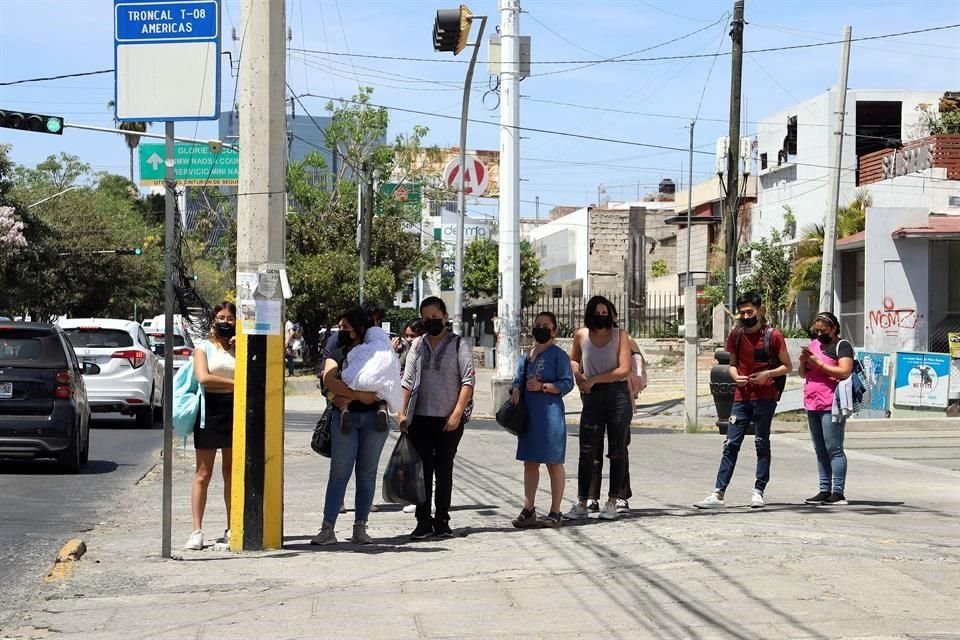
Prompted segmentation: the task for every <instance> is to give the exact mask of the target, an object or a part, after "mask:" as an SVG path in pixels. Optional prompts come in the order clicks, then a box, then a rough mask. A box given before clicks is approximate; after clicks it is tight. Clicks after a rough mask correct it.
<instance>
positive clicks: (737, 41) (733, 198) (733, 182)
mask: <svg viewBox="0 0 960 640" xmlns="http://www.w3.org/2000/svg"><path fill="white" fill-rule="evenodd" d="M731 26H732V28H731V30H730V39H731V40H732V41H733V47H732V55H731V60H732V62H731V67H730V70H731V73H730V123H729V125H730V136H729V140H728V143H727V242H726V248H727V308H728V309H731V310H734V309H735V307H736V302H737V243H738V241H739V233H738V230H737V212H738V210H739V207H740V186H739V184H738V180H739V178H740V85H741V80H742V79H743V0H737V1H736V2H735V3H734V4H733V22H732V23H731Z"/></svg>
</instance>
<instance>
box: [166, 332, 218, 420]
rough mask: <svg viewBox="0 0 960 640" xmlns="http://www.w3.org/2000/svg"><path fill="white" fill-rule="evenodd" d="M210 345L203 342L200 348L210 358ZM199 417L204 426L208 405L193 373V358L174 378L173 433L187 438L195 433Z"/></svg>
mask: <svg viewBox="0 0 960 640" xmlns="http://www.w3.org/2000/svg"><path fill="white" fill-rule="evenodd" d="M208 344H210V343H209V342H202V343H200V345H199V348H201V349H203V352H204V353H205V354H207V357H208V358H209V357H210V350H209V348H208V347H207V345H208ZM198 415H199V416H200V424H201V426H202V425H203V422H204V419H205V418H206V403H204V401H203V388H202V387H201V386H200V384H199V383H198V382H197V377H196V375H194V373H193V358H190V360H189V361H188V362H187V363H186V364H185V365H183V366H182V367H180V369H179V370H178V371H177V374H176V375H175V376H173V432H174V433H175V434H176V435H177V436H179V437H181V438H186V437H187V436H188V435H190V434H191V433H193V427H194V425H195V424H196V423H197V416H198Z"/></svg>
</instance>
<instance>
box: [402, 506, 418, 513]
mask: <svg viewBox="0 0 960 640" xmlns="http://www.w3.org/2000/svg"><path fill="white" fill-rule="evenodd" d="M403 512H404V513H416V512H417V505H415V504H408V505H407V506H405V507H404V508H403Z"/></svg>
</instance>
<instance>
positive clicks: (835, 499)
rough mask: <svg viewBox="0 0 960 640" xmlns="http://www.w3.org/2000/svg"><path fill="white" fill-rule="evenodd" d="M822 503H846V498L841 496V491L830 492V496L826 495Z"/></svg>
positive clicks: (828, 504) (829, 504)
mask: <svg viewBox="0 0 960 640" xmlns="http://www.w3.org/2000/svg"><path fill="white" fill-rule="evenodd" d="M823 504H824V505H826V506H832V505H845V504H848V503H847V499H846V498H845V497H843V494H842V493H831V494H830V497H828V498H827V499H826V500H824V501H823Z"/></svg>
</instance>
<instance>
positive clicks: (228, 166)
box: [139, 143, 240, 187]
mask: <svg viewBox="0 0 960 640" xmlns="http://www.w3.org/2000/svg"><path fill="white" fill-rule="evenodd" d="M139 153H140V185H141V186H144V187H154V186H162V185H163V183H164V170H165V162H166V159H167V154H166V150H165V148H164V145H162V144H141V145H140V147H139ZM173 171H174V177H175V178H176V180H177V184H179V185H181V186H188V187H199V186H214V187H235V186H236V185H237V182H238V180H239V177H240V154H239V152H237V151H235V150H233V149H227V148H224V149H223V150H221V151H220V152H219V153H214V152H213V151H211V150H210V147H209V146H208V145H205V144H191V143H177V144H175V145H174V147H173Z"/></svg>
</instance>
